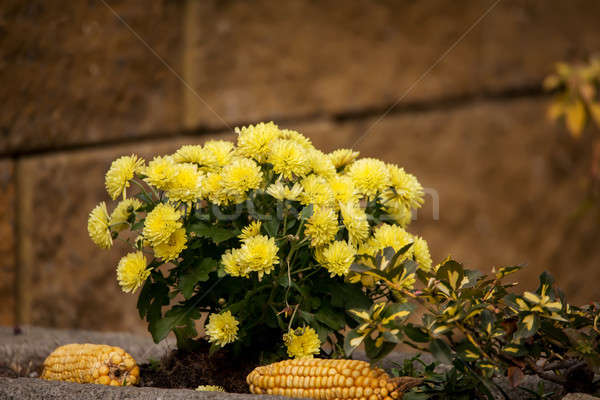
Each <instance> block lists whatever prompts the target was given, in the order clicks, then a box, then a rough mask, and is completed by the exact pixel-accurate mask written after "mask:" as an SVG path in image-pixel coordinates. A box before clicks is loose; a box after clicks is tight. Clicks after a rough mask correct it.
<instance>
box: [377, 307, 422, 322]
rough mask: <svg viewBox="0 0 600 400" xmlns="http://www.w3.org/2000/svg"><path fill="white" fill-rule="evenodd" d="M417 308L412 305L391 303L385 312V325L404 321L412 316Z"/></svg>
mask: <svg viewBox="0 0 600 400" xmlns="http://www.w3.org/2000/svg"><path fill="white" fill-rule="evenodd" d="M414 309H415V306H414V305H413V304H410V303H403V304H400V303H391V304H388V305H387V306H386V307H385V310H383V315H382V316H383V324H384V325H385V324H388V323H390V322H394V321H397V320H400V321H404V320H406V318H408V317H409V316H410V314H411V313H412V312H413V310H414Z"/></svg>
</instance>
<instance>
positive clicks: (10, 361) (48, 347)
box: [0, 326, 174, 376]
mask: <svg viewBox="0 0 600 400" xmlns="http://www.w3.org/2000/svg"><path fill="white" fill-rule="evenodd" d="M22 331H23V333H22V334H20V335H14V333H13V329H12V328H8V327H2V326H0V370H2V369H3V368H8V369H10V370H11V371H13V372H14V373H15V374H16V375H18V376H39V374H40V372H41V369H42V363H43V362H44V360H45V359H46V357H48V355H49V354H50V353H51V352H52V351H53V350H54V349H56V348H57V347H58V346H62V345H64V344H69V343H94V344H108V345H112V346H119V347H121V348H123V349H124V350H125V351H127V352H128V353H129V354H131V355H132V357H133V358H134V359H135V360H136V361H137V362H138V363H139V364H142V363H145V362H148V361H149V360H160V359H161V358H162V357H163V356H164V355H166V354H167V353H168V352H169V350H171V349H172V348H173V347H174V343H173V341H172V340H164V341H162V342H161V343H159V344H155V343H154V342H153V341H152V338H151V337H150V336H136V335H132V334H130V333H122V332H94V331H85V330H58V329H48V328H38V327H29V326H27V327H23V328H22Z"/></svg>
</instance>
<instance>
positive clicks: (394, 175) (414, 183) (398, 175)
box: [381, 164, 423, 208]
mask: <svg viewBox="0 0 600 400" xmlns="http://www.w3.org/2000/svg"><path fill="white" fill-rule="evenodd" d="M388 171H389V175H390V182H391V186H392V187H391V188H389V189H387V190H386V191H385V192H384V193H383V194H382V196H381V197H382V198H383V201H384V202H388V201H390V200H395V201H397V202H399V203H401V204H404V205H405V206H406V207H408V208H419V207H421V205H422V204H423V187H422V186H421V184H420V183H419V181H418V180H417V178H416V177H415V176H414V175H412V174H408V173H406V172H404V169H402V168H399V167H398V166H397V165H393V164H389V165H388Z"/></svg>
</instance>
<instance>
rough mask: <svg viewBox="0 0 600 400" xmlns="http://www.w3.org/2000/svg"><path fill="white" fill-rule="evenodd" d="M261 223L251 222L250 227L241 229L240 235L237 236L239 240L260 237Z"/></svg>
mask: <svg viewBox="0 0 600 400" xmlns="http://www.w3.org/2000/svg"><path fill="white" fill-rule="evenodd" d="M261 227H262V222H261V221H252V222H251V223H250V225H248V226H246V227H245V228H243V229H242V233H241V234H240V235H239V236H238V237H239V238H240V239H242V240H244V239H248V238H251V237H254V236H258V235H260V228H261Z"/></svg>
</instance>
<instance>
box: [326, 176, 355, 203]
mask: <svg viewBox="0 0 600 400" xmlns="http://www.w3.org/2000/svg"><path fill="white" fill-rule="evenodd" d="M327 183H329V187H331V190H333V195H334V196H335V200H336V201H337V202H338V203H354V202H357V201H358V192H357V190H356V188H355V187H354V183H353V182H352V179H350V178H349V177H347V176H340V175H336V176H334V177H333V178H330V179H329V180H328V181H327Z"/></svg>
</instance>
